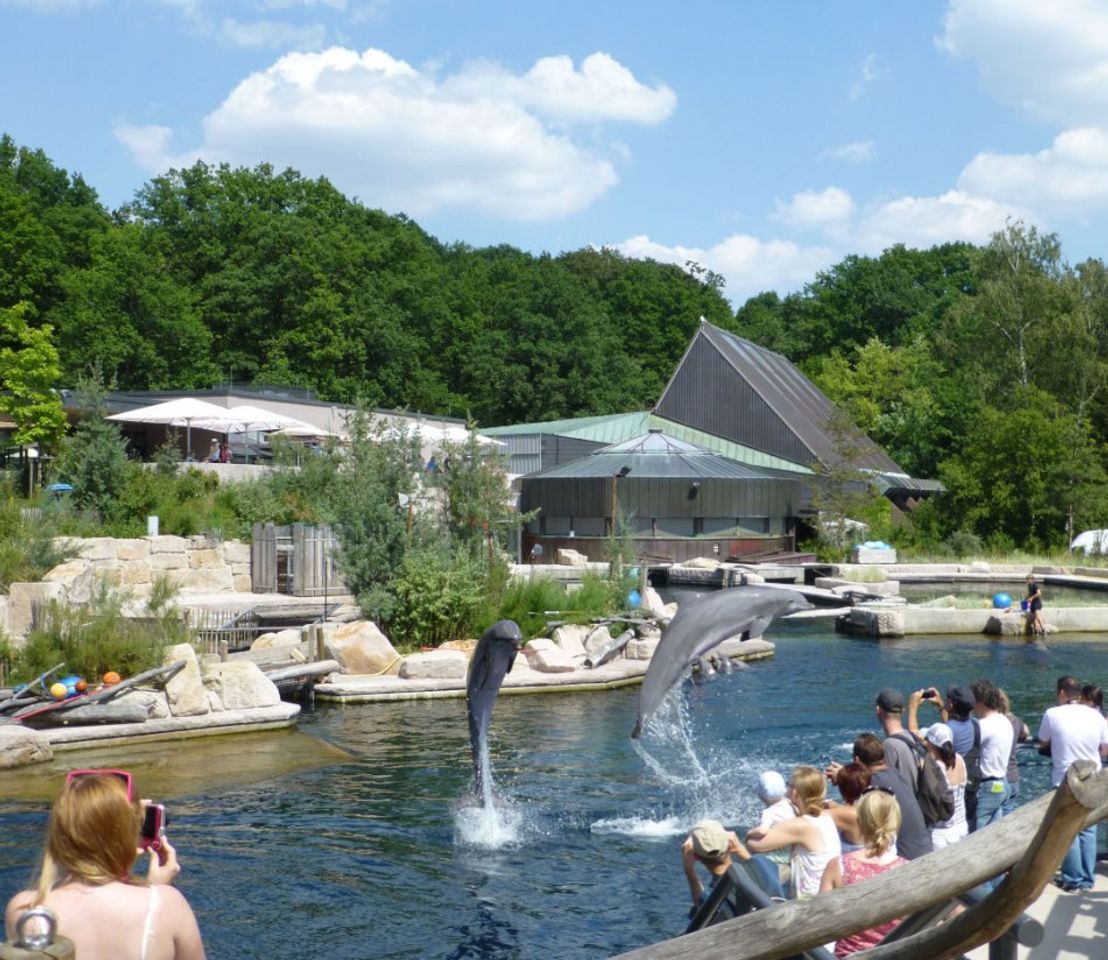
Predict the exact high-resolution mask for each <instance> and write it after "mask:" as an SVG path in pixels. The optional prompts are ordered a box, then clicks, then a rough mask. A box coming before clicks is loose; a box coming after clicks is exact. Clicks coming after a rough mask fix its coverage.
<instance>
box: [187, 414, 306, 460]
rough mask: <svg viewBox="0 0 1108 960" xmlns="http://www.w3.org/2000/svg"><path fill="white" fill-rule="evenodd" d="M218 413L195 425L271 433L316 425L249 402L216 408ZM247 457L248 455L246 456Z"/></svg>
mask: <svg viewBox="0 0 1108 960" xmlns="http://www.w3.org/2000/svg"><path fill="white" fill-rule="evenodd" d="M217 409H218V410H219V414H218V415H216V416H213V417H212V418H211V419H200V420H197V421H196V426H198V427H200V428H201V429H202V430H215V431H216V432H218V433H273V432H274V431H275V430H292V429H296V430H313V431H316V432H318V429H317V428H316V427H313V426H312V425H311V424H310V423H305V422H304V421H303V420H297V419H296V417H287V416H285V415H284V414H283V413H274V412H273V411H272V410H266V409H264V408H262V407H256V406H254V405H253V404H251V403H240V404H239V405H238V406H234V407H229V408H227V409H224V408H222V407H219V408H217ZM247 459H249V455H248V457H247Z"/></svg>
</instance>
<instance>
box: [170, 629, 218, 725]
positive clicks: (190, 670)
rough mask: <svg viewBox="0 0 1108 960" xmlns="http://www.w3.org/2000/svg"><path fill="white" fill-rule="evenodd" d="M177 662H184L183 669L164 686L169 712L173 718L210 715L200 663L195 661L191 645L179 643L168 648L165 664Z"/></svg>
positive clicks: (194, 652)
mask: <svg viewBox="0 0 1108 960" xmlns="http://www.w3.org/2000/svg"><path fill="white" fill-rule="evenodd" d="M178 660H184V661H185V667H184V669H183V670H181V671H180V672H178V674H177V675H176V676H175V677H173V678H172V679H171V680H170V681H169V682H168V683H167V684H166V685H165V693H166V697H167V699H168V700H169V712H170V713H171V714H173V716H175V717H199V716H203V715H204V714H206V713H210V712H211V707H210V705H209V704H208V691H207V689H206V688H205V686H204V677H203V675H202V674H201V672H200V661H199V660H197V659H196V651H195V650H193V649H192V645H191V644H188V643H179V644H177V645H176V646H174V647H170V648H169V650H168V651H167V652H166V655H165V662H166V663H167V664H170V663H175V662H176V661H178Z"/></svg>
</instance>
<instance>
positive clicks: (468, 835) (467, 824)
mask: <svg viewBox="0 0 1108 960" xmlns="http://www.w3.org/2000/svg"><path fill="white" fill-rule="evenodd" d="M490 792H491V787H490ZM523 828H524V819H523V813H522V811H521V810H519V809H518V808H516V807H513V806H511V805H509V804H505V803H501V805H500V806H497V805H496V804H493V803H485V804H484V805H481V806H463V807H459V808H458V810H457V812H456V813H455V815H454V841H455V843H456V844H457V845H459V846H467V847H481V848H483V849H486V850H499V849H501V848H502V847H508V846H513V845H516V844H518V843H520V842H521V839H522V837H523V833H524V829H523Z"/></svg>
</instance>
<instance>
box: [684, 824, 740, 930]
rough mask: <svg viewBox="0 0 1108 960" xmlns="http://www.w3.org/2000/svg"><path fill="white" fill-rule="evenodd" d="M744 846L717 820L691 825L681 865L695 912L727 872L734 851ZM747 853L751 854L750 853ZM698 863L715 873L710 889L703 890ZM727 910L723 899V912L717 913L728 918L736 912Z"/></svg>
mask: <svg viewBox="0 0 1108 960" xmlns="http://www.w3.org/2000/svg"><path fill="white" fill-rule="evenodd" d="M741 849H742V844H741V843H740V842H739V838H738V837H737V836H736V835H735V834H734V833H732V832H731V831H729V830H724V829H723V824H722V823H720V822H719V821H718V820H701V821H700V822H699V823H698V824H697V825H696V826H695V827H693V828H692V830H691V831H690V832H689V836H688V838H687V839H686V840H685V842H684V843H683V844H682V845H681V865H682V866H683V867H684V870H685V879H686V880H688V882H689V893H691V894H692V902H693V911H695V910H696V909H697V908H699V907H700V905H701V904H702V903H703V902H704V901H705V900H706V899H707V898H708V896H709V894H710V893H711V891H712V889H714V888H715V885H716V884H717V883H719V881H720V879H721V878H722V877H723V876H724V874H726V873H727V869H728V868H729V867H730V866H731V854H732V852H736V853H737V852H738V851H739V850H741ZM746 856H747V857H749V856H750V854H749V853H748V854H747V855H746ZM743 859H746V858H743ZM698 862H699V863H701V864H702V865H703V866H704V867H705V868H706V869H707V871H708V872H709V873H710V874H711V875H712V882H711V884H710V886H709V887H708V889H707V890H705V889H704V885H703V884H702V883H701V882H700V878H699V877H698V876H697V874H696V864H697V863H698ZM727 910H728V905H727V901H724V905H723V907H722V909H721V911H720V913H717V914H716V916H717V917H719V918H720V919H727V918H729V917H733V916H736V915H737V914H736V913H735V911H734V910H733V909H731V911H730V912H727Z"/></svg>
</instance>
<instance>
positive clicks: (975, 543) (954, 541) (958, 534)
mask: <svg viewBox="0 0 1108 960" xmlns="http://www.w3.org/2000/svg"><path fill="white" fill-rule="evenodd" d="M945 545H946V547H947V548H948V549H949V550H950V552H951V554H953V555H954V556H955V557H958V558H959V559H962V558H965V557H979V556H981V555H982V553H983V552H984V549H985V544H984V543H983V542H982V541H981V538H980V537H979V536H978V535H977V534H976V533H974V532H973V531H972V530H955V531H954V532H953V533H952V534H951V535H950V536H949V537H947V539H946V544H945Z"/></svg>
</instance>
